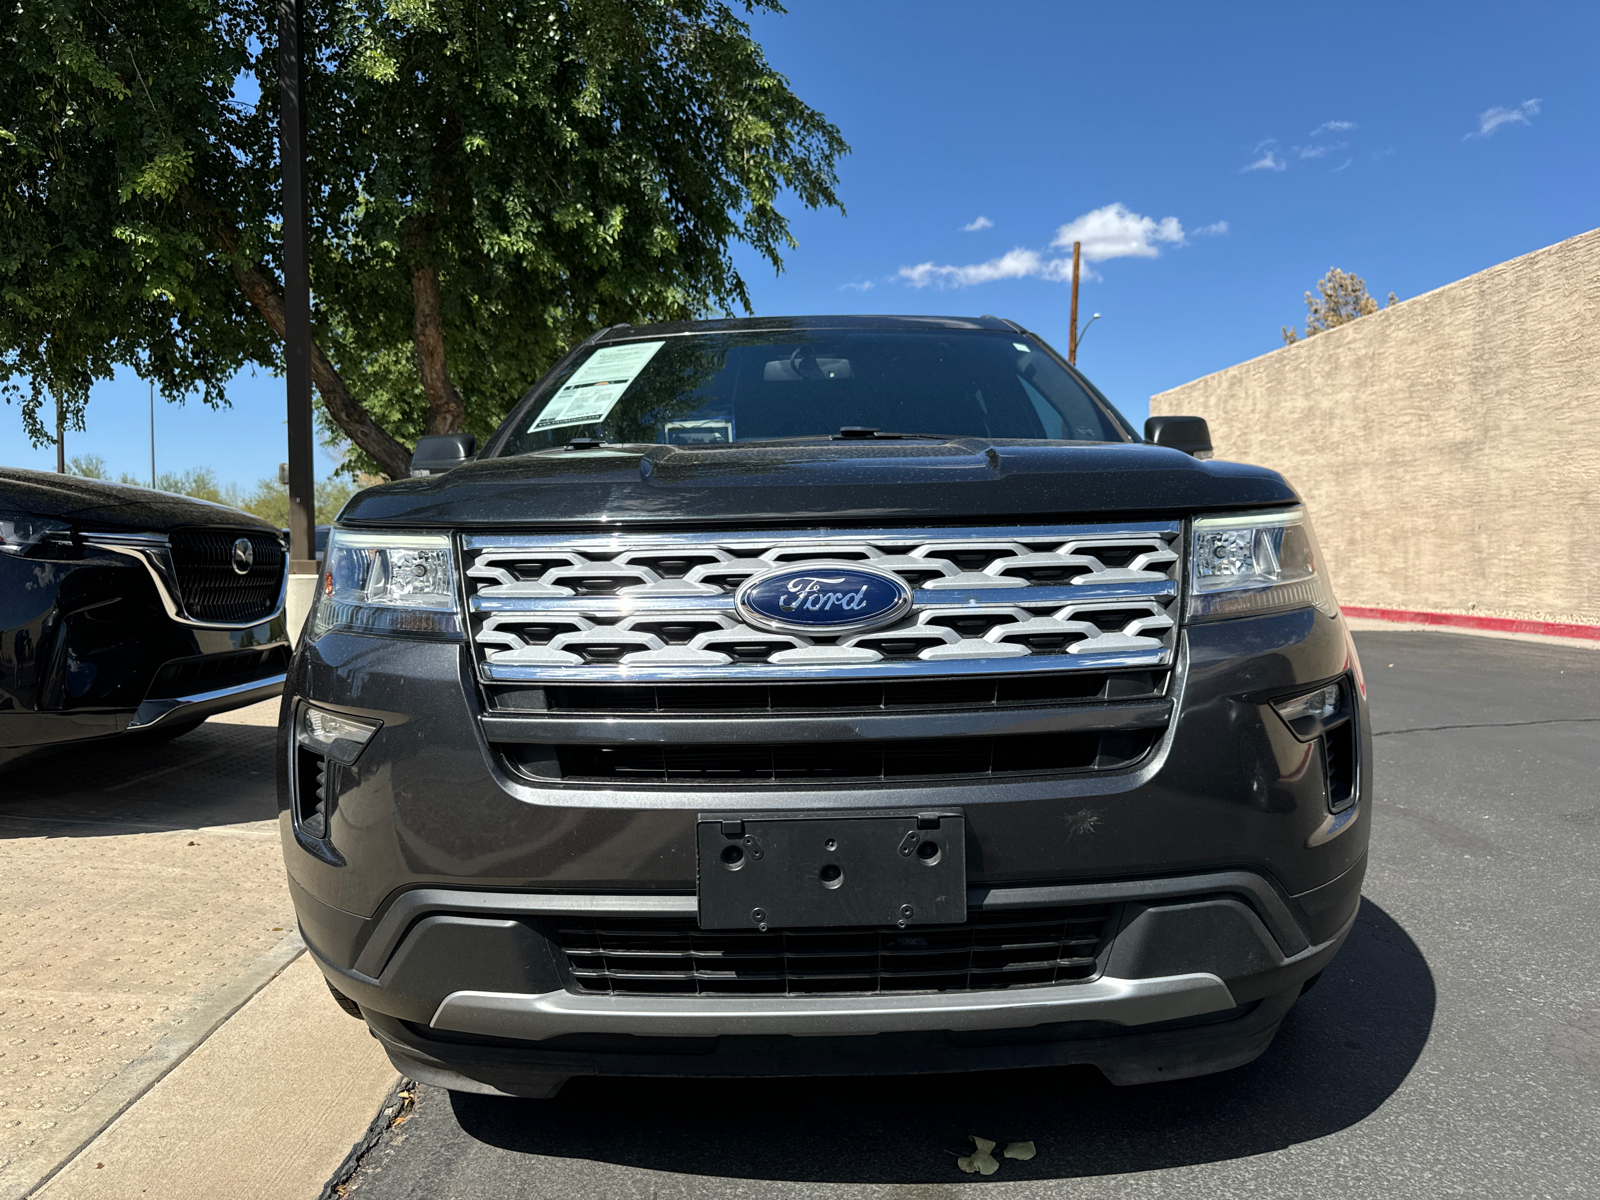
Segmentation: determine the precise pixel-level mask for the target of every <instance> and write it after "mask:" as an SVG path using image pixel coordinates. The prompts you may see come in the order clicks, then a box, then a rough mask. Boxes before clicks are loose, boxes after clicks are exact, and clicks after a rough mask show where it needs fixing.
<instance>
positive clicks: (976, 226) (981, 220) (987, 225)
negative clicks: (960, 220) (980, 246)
mask: <svg viewBox="0 0 1600 1200" xmlns="http://www.w3.org/2000/svg"><path fill="white" fill-rule="evenodd" d="M993 228H994V222H993V221H991V220H989V218H988V217H978V218H977V219H975V220H973V221H969V222H968V223H967V224H965V225H963V226H962V227H961V232H962V233H976V232H977V231H978V230H980V229H993Z"/></svg>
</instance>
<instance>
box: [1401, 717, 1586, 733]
mask: <svg viewBox="0 0 1600 1200" xmlns="http://www.w3.org/2000/svg"><path fill="white" fill-rule="evenodd" d="M1597 722H1600V717H1547V718H1545V719H1544V720H1541V721H1482V722H1479V723H1477V724H1468V725H1418V726H1416V727H1415V728H1412V729H1380V730H1376V731H1374V732H1373V735H1372V736H1373V737H1388V736H1389V735H1391V734H1395V733H1443V732H1445V731H1447V730H1451V729H1518V728H1521V727H1522V726H1524V725H1593V724H1595V723H1597Z"/></svg>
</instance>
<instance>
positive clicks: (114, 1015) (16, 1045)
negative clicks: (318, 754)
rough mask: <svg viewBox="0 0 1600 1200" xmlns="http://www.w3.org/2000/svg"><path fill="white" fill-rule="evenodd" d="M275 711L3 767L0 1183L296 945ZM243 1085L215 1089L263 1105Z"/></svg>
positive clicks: (70, 1132)
mask: <svg viewBox="0 0 1600 1200" xmlns="http://www.w3.org/2000/svg"><path fill="white" fill-rule="evenodd" d="M276 710H277V705H276V702H270V703H268V704H264V705H257V706H254V707H253V708H250V709H244V710H240V711H239V712H238V713H231V714H226V715H225V716H223V717H221V718H214V719H213V720H211V721H208V722H207V723H206V724H205V725H203V726H201V727H200V728H199V729H198V730H196V731H195V732H193V733H191V734H189V735H188V736H186V737H183V738H180V739H177V740H174V741H170V742H157V741H144V742H140V741H131V740H124V741H122V742H120V743H116V744H109V743H108V744H101V745H95V746H85V747H82V748H79V749H75V750H72V751H69V752H67V753H63V754H60V755H57V756H55V757H52V758H48V759H44V760H41V761H38V762H35V763H32V764H30V765H28V766H26V767H25V768H22V769H20V770H16V771H12V772H9V773H7V774H6V775H4V776H0V912H4V914H5V920H4V922H3V923H0V1200H12V1198H13V1197H19V1196H22V1195H25V1194H28V1193H29V1192H30V1191H32V1190H33V1189H34V1188H35V1187H36V1186H37V1184H38V1182H39V1181H40V1180H41V1179H43V1178H45V1177H47V1176H48V1175H49V1174H50V1173H52V1172H53V1171H55V1170H57V1169H58V1168H59V1167H60V1166H61V1165H62V1164H63V1163H64V1162H65V1161H66V1160H67V1159H68V1158H70V1156H71V1155H72V1154H73V1153H74V1152H75V1151H77V1150H78V1149H79V1148H80V1147H82V1146H84V1145H85V1144H86V1143H88V1142H90V1140H91V1139H93V1138H95V1136H96V1135H97V1134H99V1133H100V1132H101V1130H102V1129H104V1128H105V1127H106V1125H107V1124H108V1123H109V1122H111V1121H112V1120H113V1119H114V1118H116V1117H117V1116H118V1114H119V1113H121V1112H123V1111H124V1110H125V1109H128V1107H129V1105H131V1104H134V1102H135V1101H139V1098H140V1097H141V1096H142V1095H144V1094H145V1092H146V1091H147V1090H148V1089H149V1088H150V1087H151V1085H152V1084H154V1083H155V1082H156V1080H158V1079H160V1078H161V1077H162V1076H163V1075H165V1074H166V1073H167V1072H169V1071H171V1070H173V1068H174V1066H175V1064H179V1063H181V1062H183V1060H184V1059H185V1058H186V1056H188V1055H189V1054H190V1053H191V1052H192V1051H193V1050H194V1048H195V1047H196V1046H197V1045H199V1044H201V1043H202V1042H203V1041H204V1040H205V1039H206V1038H207V1036H208V1035H210V1034H211V1033H213V1032H214V1031H215V1030H216V1029H217V1028H218V1027H219V1026H220V1025H221V1024H222V1023H223V1022H224V1021H226V1020H227V1019H228V1018H229V1017H230V1015H232V1014H233V1013H234V1012H235V1011H236V1010H238V1009H240V1008H241V1006H243V1005H245V1004H246V1003H247V1002H248V1001H250V999H251V997H252V996H254V995H255V994H256V993H257V992H258V991H260V989H261V988H262V987H263V986H264V985H266V984H267V983H268V982H269V981H270V980H272V979H273V977H274V976H275V975H276V974H278V973H279V972H280V971H282V970H283V968H285V967H286V966H287V965H288V964H289V963H290V962H291V961H292V960H294V959H295V958H296V957H297V956H298V955H299V954H300V951H301V946H300V941H299V938H298V935H297V934H296V933H295V932H294V930H295V922H294V911H293V908H292V906H291V904H290V901H289V896H288V891H287V888H286V887H285V884H284V876H283V859H282V852H281V850H280V848H279V843H278V823H277V798H276V785H275V782H274V774H275V773H274V765H273V743H274V738H275V729H274V726H275V724H276V717H277V712H276ZM313 976H315V972H313ZM317 982H318V986H319V987H320V981H317ZM314 998H315V1000H316V1008H315V1010H314V1015H315V1016H318V1017H321V1018H325V1019H329V1020H339V1021H343V1022H346V1023H347V1024H349V1023H351V1022H349V1020H348V1018H346V1017H344V1016H343V1014H341V1013H339V1012H338V1010H337V1009H336V1008H335V1007H334V1006H333V1004H332V1002H331V1000H330V999H329V998H328V997H327V995H326V991H325V989H324V990H323V991H321V992H319V993H315V994H314ZM380 1057H381V1056H380ZM179 1069H180V1070H181V1069H182V1068H181V1067H180V1068H179ZM238 1084H239V1092H240V1094H239V1095H238V1096H237V1097H234V1098H232V1099H231V1100H230V1098H228V1097H219V1096H217V1095H216V1094H215V1093H213V1098H214V1099H216V1100H218V1101H219V1102H220V1103H235V1104H238V1103H242V1104H245V1105H249V1104H250V1103H252V1102H254V1103H256V1104H257V1105H258V1107H259V1108H260V1109H261V1110H262V1112H261V1118H262V1119H263V1120H265V1121H267V1122H270V1121H271V1120H272V1113H271V1112H270V1110H268V1109H267V1107H266V1102H265V1101H264V1100H262V1097H261V1093H260V1091H259V1089H252V1087H251V1081H250V1080H249V1079H248V1078H241V1079H240V1080H238ZM381 1095H382V1088H379V1089H378V1091H377V1093H376V1094H375V1095H373V1096H372V1097H371V1098H370V1099H369V1100H367V1101H365V1102H364V1103H365V1104H366V1106H367V1107H368V1109H369V1111H370V1109H371V1108H372V1107H375V1106H376V1101H377V1097H378V1096H381ZM141 1103H142V1102H141ZM365 1120H366V1117H365V1116H362V1117H361V1119H360V1121H359V1122H358V1123H357V1128H356V1130H355V1132H359V1128H360V1125H361V1124H363V1123H364V1122H365ZM352 1140H353V1134H351V1135H348V1136H344V1137H343V1145H342V1147H341V1148H340V1152H339V1154H335V1155H334V1157H333V1159H332V1160H331V1162H330V1163H329V1164H328V1165H329V1167H330V1169H331V1166H332V1165H333V1164H336V1163H337V1162H338V1160H339V1158H340V1157H341V1156H342V1154H343V1151H344V1149H347V1148H348V1146H349V1144H350V1142H351V1141H352ZM146 1182H147V1183H153V1182H159V1181H157V1180H147V1181H146ZM164 1191H165V1194H169V1195H170V1194H172V1191H171V1189H170V1188H168V1189H164ZM102 1194H104V1193H102ZM134 1194H137V1192H135V1193H134ZM152 1194H155V1193H152ZM236 1194H237V1193H236ZM313 1194H314V1191H313Z"/></svg>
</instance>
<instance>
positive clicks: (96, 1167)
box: [94, 1163, 105, 1171]
mask: <svg viewBox="0 0 1600 1200" xmlns="http://www.w3.org/2000/svg"><path fill="white" fill-rule="evenodd" d="M103 1166H105V1163H95V1165H94V1169H95V1170H96V1171H98V1170H99V1169H100V1168H101V1167H103Z"/></svg>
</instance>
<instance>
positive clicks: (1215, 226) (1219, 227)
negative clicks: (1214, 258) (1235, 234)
mask: <svg viewBox="0 0 1600 1200" xmlns="http://www.w3.org/2000/svg"><path fill="white" fill-rule="evenodd" d="M1189 232H1190V233H1192V234H1193V235H1194V236H1195V237H1221V236H1222V235H1223V234H1225V233H1227V232H1228V223H1227V222H1226V221H1213V222H1211V224H1209V225H1202V226H1200V228H1199V229H1191V230H1190V231H1189Z"/></svg>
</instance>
